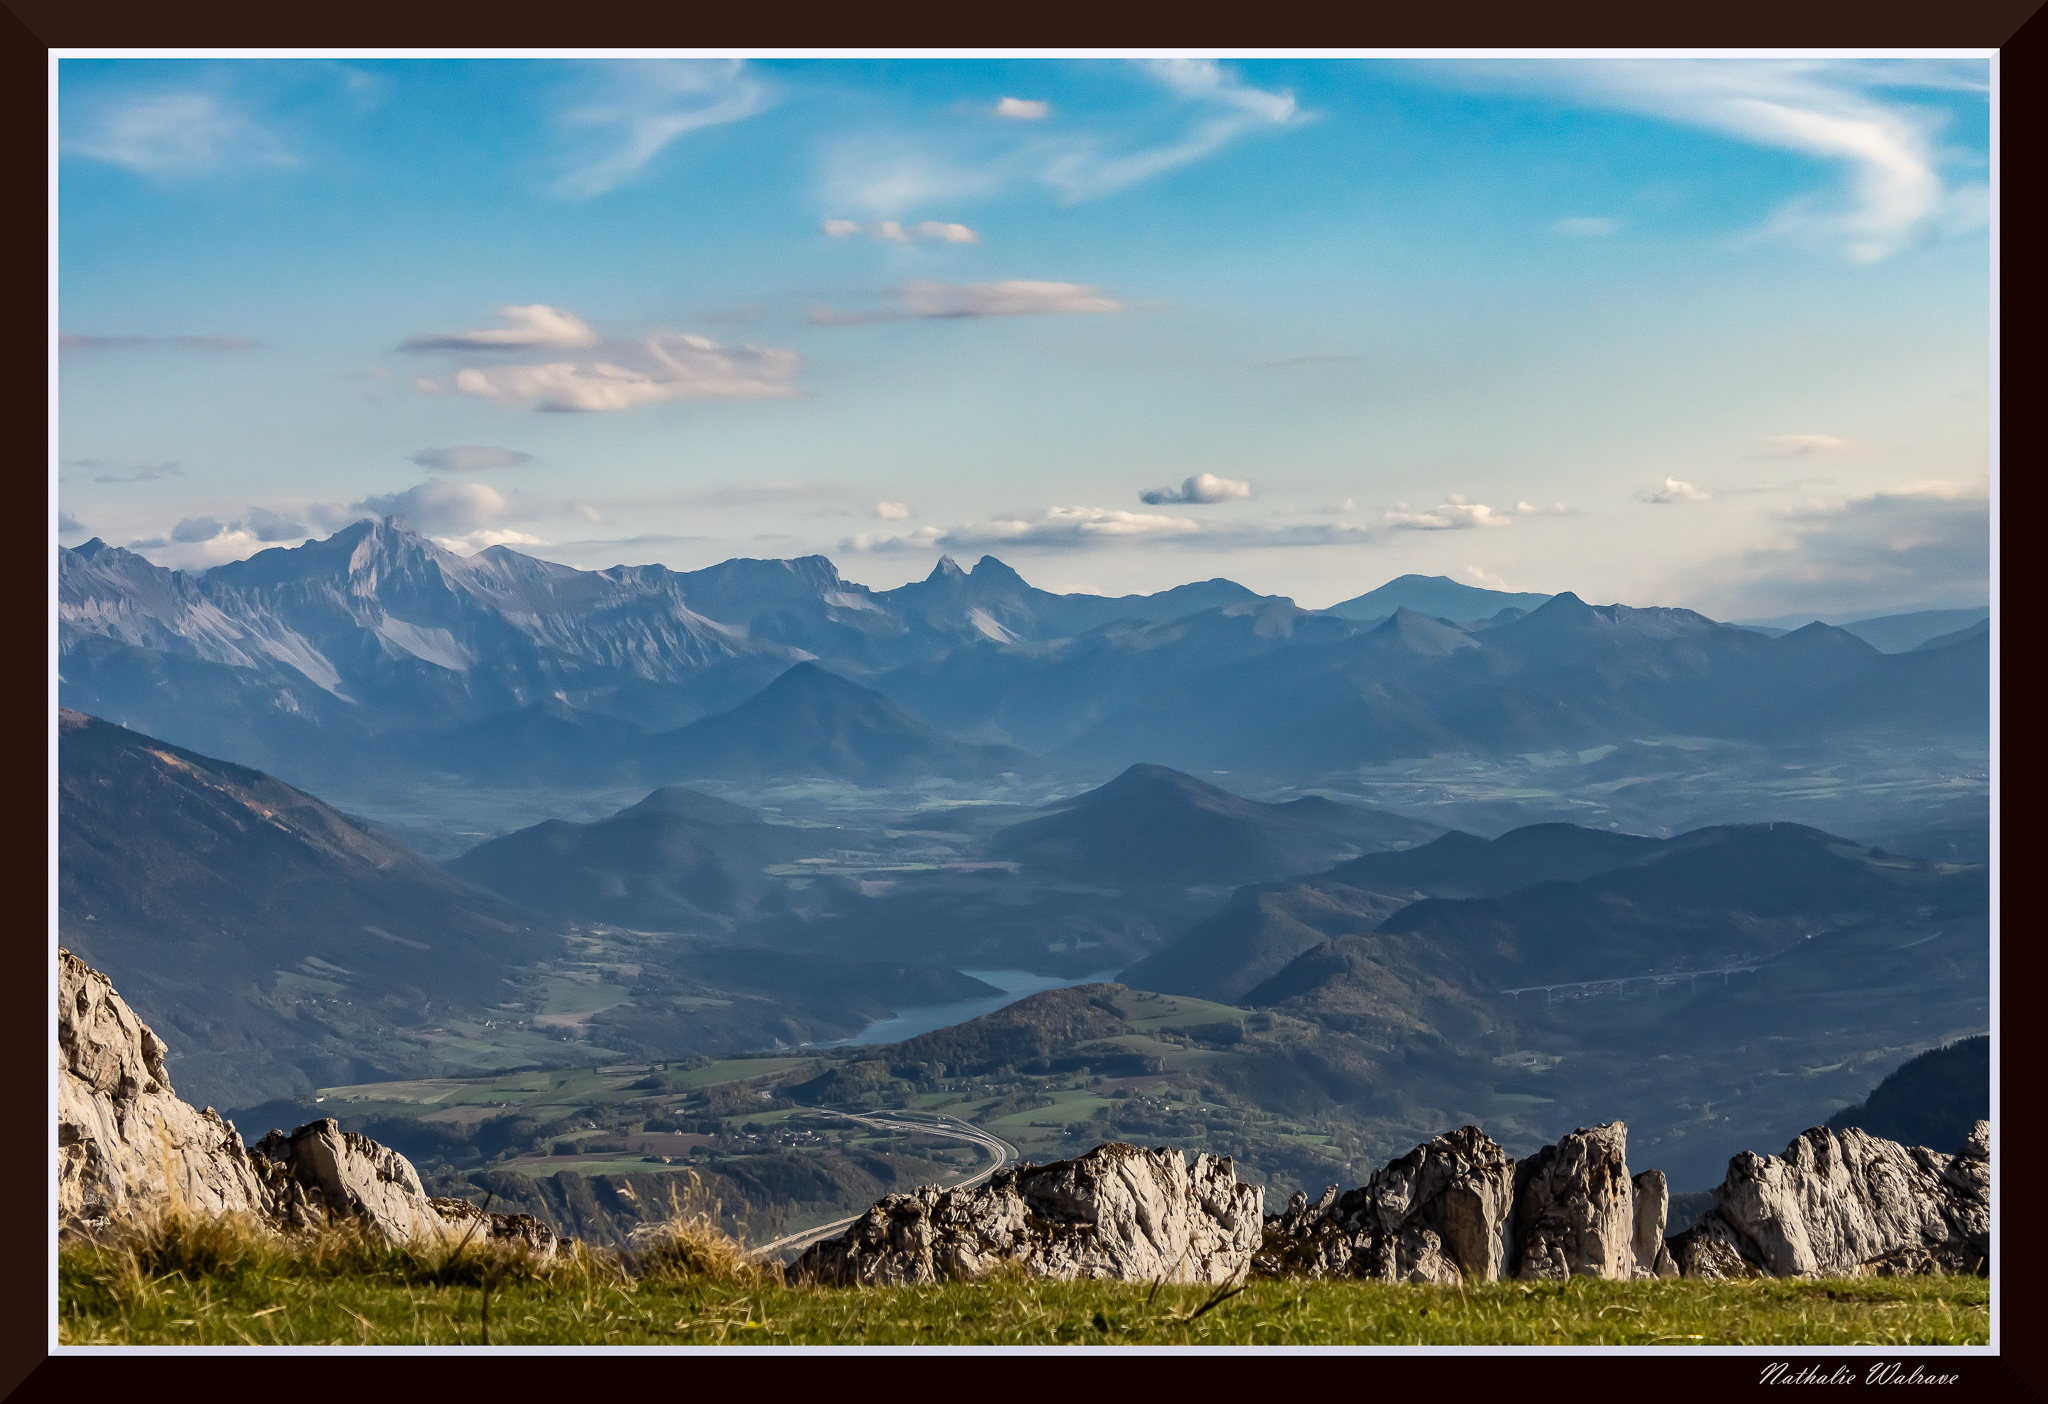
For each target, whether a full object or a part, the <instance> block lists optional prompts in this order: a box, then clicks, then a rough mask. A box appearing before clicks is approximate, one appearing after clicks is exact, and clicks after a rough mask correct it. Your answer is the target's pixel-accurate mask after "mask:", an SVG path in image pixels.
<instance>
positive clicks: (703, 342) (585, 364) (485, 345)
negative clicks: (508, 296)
mask: <svg viewBox="0 0 2048 1404" xmlns="http://www.w3.org/2000/svg"><path fill="white" fill-rule="evenodd" d="M499 315H500V316H501V317H502V318H503V320H504V321H505V322H506V323H507V325H506V326H504V327H494V328H490V329H487V330H483V331H466V332H444V333H436V334H433V335H430V336H416V337H414V338H412V339H411V340H410V341H408V342H406V343H405V345H406V347H407V348H408V349H411V350H416V351H430V350H465V351H477V350H538V349H554V348H557V347H563V348H577V349H582V348H593V347H595V348H599V349H601V350H603V351H604V353H605V354H604V356H603V357H602V358H599V357H596V356H593V357H591V358H589V359H587V360H572V361H550V362H548V363H546V364H544V365H495V366H464V367H462V368H461V369H459V370H457V371H456V372H455V375H454V378H453V381H452V383H450V382H447V381H443V380H440V379H436V378H434V377H431V376H422V377H418V378H416V379H415V380H414V381H413V385H414V387H415V388H416V389H418V390H420V391H422V392H423V393H426V394H430V395H441V394H446V393H448V392H449V391H450V390H451V389H453V390H455V391H457V392H460V393H462V394H465V395H476V396H478V397H480V398H482V399H487V400H492V401H495V402H497V403H498V404H501V405H506V406H508V407H510V408H513V409H536V410H551V411H561V412H603V411H611V410H625V409H632V408H634V407H636V406H639V405H650V404H662V403H665V402H667V401H670V400H687V399H720V398H723V399H759V398H764V397H781V396H790V395H794V394H796V393H797V391H796V389H795V388H794V387H793V386H791V385H790V384H789V383H788V380H789V377H790V375H791V374H792V373H793V372H794V371H795V370H796V367H797V362H798V357H797V353H796V352H794V351H790V350H786V349H783V348H779V347H770V346H753V345H747V346H738V347H732V346H722V345H720V344H719V343H717V342H715V341H712V340H711V339H710V338H708V337H702V336H696V335H692V334H689V333H682V334H677V333H672V332H655V333H653V334H651V335H649V336H646V337H644V338H642V339H641V340H639V341H637V342H620V343H615V344H611V345H603V344H601V343H600V342H599V339H598V336H597V334H596V333H595V332H593V331H592V330H591V329H590V327H589V326H588V325H587V324H586V323H585V322H584V321H583V320H582V319H581V318H579V317H576V316H574V315H572V314H571V313H568V312H564V311H562V310H560V309H559V308H554V307H547V306H542V305H538V304H536V305H534V306H530V307H504V308H500V309H499ZM479 451H480V452H508V453H509V452H512V450H479ZM423 452H448V453H455V452H458V451H457V450H445V451H444V450H423ZM414 461H415V462H419V463H422V464H423V466H427V467H446V466H448V465H446V464H441V463H430V462H427V461H426V460H424V459H419V458H415V460H414ZM477 466H484V465H482V464H481V462H478V464H477ZM490 466H502V465H498V464H492V465H490Z"/></svg>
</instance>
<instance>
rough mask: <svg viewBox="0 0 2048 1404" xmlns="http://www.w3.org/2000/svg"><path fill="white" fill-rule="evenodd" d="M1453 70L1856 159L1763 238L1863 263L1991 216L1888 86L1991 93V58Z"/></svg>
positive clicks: (1602, 63)
mask: <svg viewBox="0 0 2048 1404" xmlns="http://www.w3.org/2000/svg"><path fill="white" fill-rule="evenodd" d="M1446 71H1447V72H1451V73H1455V74H1456V75H1457V76H1458V78H1460V79H1461V80H1463V81H1466V82H1470V83H1475V84H1483V85H1487V86H1504V87H1510V88H1521V89H1525V90H1527V89H1536V90H1542V91H1546V92H1550V93H1553V94H1558V93H1561V94H1563V95H1565V96H1567V97H1569V98H1574V99H1577V100H1579V101H1583V102H1586V103H1589V104H1593V105H1597V106H1602V107H1610V108H1617V109H1620V110H1623V111H1629V112H1637V113H1642V114H1645V115H1648V116H1652V117H1658V118H1661V119H1664V120H1666V121H1671V122H1676V123H1681V124H1683V125H1686V126H1691V127H1700V128H1704V129H1706V130H1709V131H1715V132H1719V133H1722V134H1723V135H1726V136H1731V137H1734V138H1736V139H1737V140H1741V141H1747V142H1753V143H1756V144H1757V145H1761V146H1769V147H1774V148H1776V149H1779V150H1785V151H1796V152H1799V153H1802V154H1804V155H1807V156H1812V157H1815V158H1817V159H1819V160H1824V161H1831V162H1836V163H1838V164H1840V165H1841V166H1843V167H1844V168H1845V169H1846V171H1847V177H1848V178H1847V182H1846V188H1845V189H1844V190H1843V191H1842V192H1841V195H1840V196H1839V197H1838V198H1836V199H1834V200H1832V201H1830V200H1825V199H1819V198H1815V197H1810V196H1809V197H1802V198H1800V199H1797V200H1794V201H1792V202H1791V203H1789V204H1787V205H1785V206H1784V207H1783V208H1781V209H1779V210H1778V211H1777V212H1776V213H1775V214H1774V215H1773V216H1772V217H1771V218H1770V219H1769V220H1768V221H1766V223H1765V224H1764V225H1763V226H1762V227H1761V228H1759V229H1756V230H1754V231H1752V235H1753V237H1781V236H1787V237H1799V238H1805V239H1810V240H1814V241H1819V242H1825V243H1829V244H1833V245H1835V246H1837V247H1839V248H1841V250H1842V251H1843V252H1844V253H1845V254H1846V255H1847V256H1848V257H1849V259H1850V260H1852V261H1853V262H1857V263H1875V262H1877V261H1879V260H1881V259H1884V258H1887V257H1889V256H1890V255H1892V254H1894V253H1896V252H1898V251H1899V250H1900V249H1902V248H1905V247H1907V246H1908V245H1910V244H1912V243H1914V242H1915V241H1917V240H1919V239H1921V238H1923V237H1926V236H1927V235H1929V234H1930V233H1933V232H1935V231H1938V230H1942V229H1948V230H1959V229H1966V228H1974V227H1980V226H1981V225H1982V224H1983V222H1984V214H1985V206H1984V199H1985V194H1984V188H1983V187H1982V186H1981V185H1972V186H1967V187H1962V188H1955V189H1951V188H1950V187H1949V186H1948V185H1947V184H1946V183H1945V181H1944V180H1943V177H1942V176H1941V174H1940V173H1939V171H1938V170H1937V169H1936V167H1937V164H1938V153H1937V151H1936V148H1935V145H1934V141H1933V132H1934V128H1935V124H1936V120H1937V119H1936V118H1935V117H1934V116H1933V115H1931V114H1930V113H1928V112H1927V111H1925V110H1921V109H1916V108H1914V107H1911V106H1909V105H1906V104H1903V103H1900V102H1897V101H1896V100H1894V99H1892V98H1891V97H1890V96H1889V95H1888V93H1887V90H1891V91H1896V90H1898V89H1901V88H1912V87H1940V88H1950V89H1957V88H1965V89H1981V90H1983V91H1986V92H1988V82H1987V81H1986V78H1985V75H1986V70H1985V67H1984V65H1983V62H1982V61H1981V60H1975V61H1969V62H1968V63H1967V64H1966V63H1965V62H1963V61H1956V62H1955V63H1950V64H1930V63H1928V62H1926V61H1916V62H1911V63H1907V64H1900V63H1896V62H1894V61H1890V60H1884V59H1863V60H1840V59H1803V58H1802V59H1772V58H1691V59H1671V58H1648V59H1635V58H1612V59H1608V58H1601V59H1582V60H1563V61H1537V62H1530V63H1515V64H1502V63H1497V62H1493V61H1487V62H1485V63H1483V64H1481V63H1469V64H1458V65H1455V66H1454V67H1451V68H1449V69H1447V70H1446ZM1880 93H1887V95H1886V96H1880V95H1879V94H1880Z"/></svg>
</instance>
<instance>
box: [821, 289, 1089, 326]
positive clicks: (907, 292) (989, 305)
mask: <svg viewBox="0 0 2048 1404" xmlns="http://www.w3.org/2000/svg"><path fill="white" fill-rule="evenodd" d="M1123 310H1125V304H1123V303H1121V302H1118V301H1116V300H1115V299H1114V298H1109V297H1104V296H1103V295H1102V290H1101V289H1100V288H1097V287H1093V286H1091V285H1089V284H1086V283H1048V282H1034V281H1031V280H1028V279H1021V278H1020V279H1010V280H1008V281H1006V282H1000V283H935V282H928V281H920V280H913V281H911V282H908V283H905V284H904V285H903V286H902V287H900V288H898V289H896V290H895V292H894V293H892V294H890V297H889V300H888V301H886V302H885V303H884V305H883V306H881V307H878V308H875V309H873V310H870V311H865V312H844V311H840V310H837V309H834V308H819V309H817V310H816V311H814V312H812V313H811V317H810V320H811V321H812V322H814V323H817V324H818V325H820V326H839V325H846V324H854V323H860V322H896V321H903V320H906V319H920V318H947V317H1041V316H1070V315H1075V314H1089V313H1100V312H1121V311H1123Z"/></svg>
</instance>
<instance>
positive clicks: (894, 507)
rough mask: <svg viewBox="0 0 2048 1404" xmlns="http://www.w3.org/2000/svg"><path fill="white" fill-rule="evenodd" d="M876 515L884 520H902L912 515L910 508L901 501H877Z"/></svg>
mask: <svg viewBox="0 0 2048 1404" xmlns="http://www.w3.org/2000/svg"><path fill="white" fill-rule="evenodd" d="M875 515H876V516H878V517H880V518H882V519H883V520H884V521H892V522H900V521H902V520H904V519H905V518H907V517H908V516H909V515H910V508H909V507H908V506H906V505H904V504H903V503H901V502H877V503H876V504H875Z"/></svg>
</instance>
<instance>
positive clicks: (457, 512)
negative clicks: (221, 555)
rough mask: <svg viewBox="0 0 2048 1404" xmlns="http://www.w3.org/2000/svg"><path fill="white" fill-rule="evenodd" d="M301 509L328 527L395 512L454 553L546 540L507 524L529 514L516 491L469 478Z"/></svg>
mask: <svg viewBox="0 0 2048 1404" xmlns="http://www.w3.org/2000/svg"><path fill="white" fill-rule="evenodd" d="M305 514H306V516H307V517H308V518H309V519H311V520H312V521H314V522H316V523H318V524H319V525H320V526H321V527H322V528H324V529H326V530H329V531H334V530H338V529H340V528H341V527H344V526H347V525H348V524H349V523H350V522H354V521H360V520H362V519H363V518H365V517H397V518H399V519H400V520H401V521H403V522H404V523H405V525H406V526H407V527H408V528H410V529H411V530H413V531H416V532H418V533H419V534H420V535H422V536H424V537H426V538H427V539H429V540H430V541H432V542H433V543H434V544H435V545H437V546H440V547H441V548H442V549H444V550H448V551H454V552H455V553H457V554H458V555H472V554H474V553H475V552H477V551H481V550H483V549H484V548H486V547H489V546H519V545H527V546H542V545H546V544H547V543H546V542H544V541H543V540H541V538H540V537H538V536H533V535H531V534H529V533H527V532H523V531H519V530H517V529H515V528H513V527H512V526H510V525H509V523H510V522H512V521H515V520H519V519H522V518H525V517H528V516H530V515H532V513H531V511H530V510H529V509H528V508H527V507H526V506H524V505H523V504H522V503H521V501H520V499H519V498H518V497H517V496H516V495H514V494H509V493H505V492H500V491H499V490H498V489H497V488H494V487H492V486H491V485H490V484H489V483H479V482H473V481H451V480H450V479H447V478H432V479H429V480H428V481H426V482H424V483H420V484H418V485H417V486H414V487H409V488H407V489H405V490H404V491H403V492H388V493H378V494H374V495H372V496H369V497H365V498H363V499H362V500H361V501H358V502H351V503H347V504H343V503H339V502H315V503H309V504H308V505H307V506H306V508H305ZM238 525H239V524H238Z"/></svg>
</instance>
